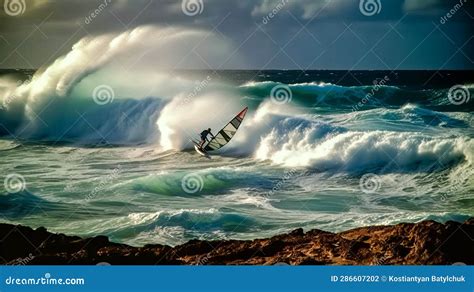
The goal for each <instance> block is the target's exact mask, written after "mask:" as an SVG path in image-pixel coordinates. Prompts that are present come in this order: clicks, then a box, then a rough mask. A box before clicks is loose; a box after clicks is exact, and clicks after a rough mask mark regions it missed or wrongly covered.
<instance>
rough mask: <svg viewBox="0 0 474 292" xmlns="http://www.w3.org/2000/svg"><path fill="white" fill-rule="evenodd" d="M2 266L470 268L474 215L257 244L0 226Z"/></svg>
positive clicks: (296, 232) (280, 237) (308, 234)
mask: <svg viewBox="0 0 474 292" xmlns="http://www.w3.org/2000/svg"><path fill="white" fill-rule="evenodd" d="M0 239H1V241H0V260H1V261H2V262H1V264H3V265H27V264H28V265H66V264H71V265H72V264H75V265H96V264H111V265H118V264H122V265H138V264H140V265H275V264H290V265H450V264H456V263H457V264H461V263H463V264H467V265H473V264H474V218H471V219H469V220H467V221H466V222H464V223H459V222H453V221H448V222H446V223H444V224H442V223H438V222H435V221H422V222H419V223H401V224H397V225H391V226H370V227H361V228H356V229H352V230H348V231H344V232H340V233H331V232H326V231H322V230H317V229H313V230H310V231H308V232H306V233H305V232H303V230H302V229H296V230H293V231H292V232H290V233H288V234H282V235H277V236H274V237H271V238H267V239H255V240H216V241H202V240H191V241H189V242H187V243H185V244H182V245H179V246H176V247H170V246H166V245H159V244H156V245H155V244H153V245H145V246H143V247H132V246H128V245H125V244H118V243H113V242H110V241H109V239H108V238H107V237H106V236H96V237H92V238H80V237H77V236H67V235H64V234H54V233H50V232H48V231H47V230H46V229H45V228H43V227H40V228H37V229H32V228H29V227H25V226H21V225H11V224H0Z"/></svg>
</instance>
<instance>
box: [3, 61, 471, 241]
mask: <svg viewBox="0 0 474 292" xmlns="http://www.w3.org/2000/svg"><path fill="white" fill-rule="evenodd" d="M33 73H34V71H28V70H3V71H0V99H1V100H0V101H2V102H1V103H0V157H1V158H0V178H1V180H0V183H1V184H0V186H2V187H0V222H7V223H15V224H23V225H27V226H31V227H38V226H45V227H46V228H47V229H48V230H50V231H53V232H62V233H66V234H71V235H79V236H92V235H107V236H109V237H110V239H111V240H112V241H117V242H122V243H127V244H131V245H136V246H139V245H144V244H147V243H162V244H169V245H177V244H180V243H183V242H186V241H188V240H190V239H195V238H199V239H225V238H227V239H254V238H262V237H268V236H271V235H276V234H279V233H283V232H288V231H290V230H292V229H295V228H299V227H302V228H304V229H305V230H308V229H313V228H318V229H323V230H327V231H342V230H347V229H350V228H354V227H360V226H366V225H382V224H394V223H399V222H416V221H420V220H423V219H433V220H439V221H447V220H456V221H462V220H464V219H466V218H468V217H471V216H474V196H473V194H474V175H473V174H474V167H473V163H474V130H473V129H474V128H473V127H474V114H473V112H474V100H473V99H474V85H473V84H474V74H473V73H474V72H471V71H458V72H456V71H442V72H434V71H394V72H391V71H353V72H348V71H307V72H303V71H278V70H270V71H229V70H227V71H225V70H224V71H217V72H214V71H199V70H193V71H184V70H183V71H172V72H161V73H156V74H148V75H144V76H129V78H123V77H121V78H118V77H117V76H116V74H114V72H113V70H101V71H99V72H92V73H90V72H88V75H87V76H81V78H77V79H74V78H70V77H71V76H70V75H69V74H66V73H62V74H60V75H61V76H60V77H61V78H59V77H58V78H56V79H54V78H48V76H52V75H51V74H52V73H51V72H43V73H41V72H38V73H37V75H35V76H36V77H35V78H33V79H32V80H31V76H32V75H33ZM48 74H49V75H48ZM56 75H58V74H56ZM56 75H54V76H56ZM45 76H46V77H45ZM58 76H59V75H58ZM245 106H249V111H248V113H247V117H246V119H245V120H244V122H243V124H242V126H241V128H240V129H239V131H238V132H237V134H236V135H235V137H234V139H233V140H232V141H231V142H230V143H229V144H228V145H227V146H225V147H224V148H222V149H221V150H220V151H219V152H217V153H213V156H212V159H210V160H209V159H206V158H204V157H201V156H199V155H198V154H197V153H196V152H195V151H194V149H193V147H192V143H191V142H190V140H191V139H198V138H199V137H198V133H200V132H201V131H202V130H203V129H205V128H208V127H211V128H212V130H213V132H217V131H218V130H219V129H220V128H222V127H223V126H224V125H225V124H226V123H227V122H228V121H229V120H230V119H231V118H232V117H233V116H234V115H235V114H237V113H238V112H239V111H240V110H241V109H242V108H243V107H245Z"/></svg>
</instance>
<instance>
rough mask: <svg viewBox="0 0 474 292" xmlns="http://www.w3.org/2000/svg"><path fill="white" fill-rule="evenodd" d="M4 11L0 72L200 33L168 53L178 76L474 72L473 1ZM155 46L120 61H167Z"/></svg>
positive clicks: (19, 4)
mask: <svg viewBox="0 0 474 292" xmlns="http://www.w3.org/2000/svg"><path fill="white" fill-rule="evenodd" d="M3 2H4V3H3V5H2V9H1V10H0V68H34V69H36V68H42V67H45V66H48V65H50V64H51V63H53V62H54V60H56V59H57V58H58V57H60V56H62V55H65V54H67V53H68V52H69V51H71V48H72V47H73V46H74V44H75V43H77V42H78V41H80V40H81V39H84V38H90V37H100V36H102V35H108V34H117V35H120V33H122V32H124V31H131V30H133V29H136V28H137V27H138V28H139V27H141V26H147V27H149V26H153V27H154V26H156V27H159V28H161V29H177V30H178V31H186V30H198V31H200V32H202V34H200V36H201V37H199V38H193V39H192V40H190V41H187V42H181V43H180V42H177V43H176V45H175V46H174V47H171V48H168V49H169V50H170V51H171V52H174V53H175V55H179V58H177V59H179V62H175V63H174V64H167V65H169V66H171V67H173V68H179V69H189V68H192V69H259V70H262V69H299V70H309V69H315V70H317V69H342V70H348V69H350V70H376V69H381V70H385V69H390V70H397V69H398V70H405V69H432V70H441V69H474V53H473V52H474V38H473V34H474V25H473V24H474V21H473V20H474V9H473V6H474V5H473V2H474V0H456V1H451V0H253V1H251V0H238V1H230V0H182V1H181V0H133V1H132V0H100V1H90V0H87V1H86V0H3ZM157 31H160V30H157ZM154 37H155V36H153V35H151V36H150V35H147V37H144V38H143V39H140V40H139V41H140V43H141V48H142V49H143V48H144V47H146V50H144V51H143V50H142V51H143V52H142V51H140V52H134V51H133V50H129V51H127V52H126V54H134V53H137V54H138V53H140V54H142V53H143V54H145V53H146V54H148V58H147V62H149V63H150V62H151V63H153V60H159V59H160V58H161V59H163V58H169V56H163V54H162V53H161V51H159V50H156V51H155V50H154V47H156V46H157V42H156V40H155V41H152V40H151V39H152V38H154ZM156 37H157V38H159V36H158V35H157V36H156ZM165 41H166V39H163V42H165ZM178 46H179V47H178ZM214 51H219V52H218V53H215V52H214ZM157 64H158V63H157ZM159 64H162V62H161V63H159ZM157 66H158V65H157Z"/></svg>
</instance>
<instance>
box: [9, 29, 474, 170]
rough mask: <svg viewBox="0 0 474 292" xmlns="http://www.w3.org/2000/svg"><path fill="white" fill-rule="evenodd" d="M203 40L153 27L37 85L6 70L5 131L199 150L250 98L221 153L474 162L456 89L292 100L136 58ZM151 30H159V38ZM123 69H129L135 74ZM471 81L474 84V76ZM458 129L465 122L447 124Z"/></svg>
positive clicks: (325, 163)
mask: <svg viewBox="0 0 474 292" xmlns="http://www.w3.org/2000/svg"><path fill="white" fill-rule="evenodd" d="M157 34H159V37H158V38H157V39H154V37H156V35H157ZM202 37H203V32H201V31H198V30H177V29H157V28H153V27H141V28H137V29H134V30H131V31H127V32H125V33H122V34H118V35H105V36H100V37H96V38H85V39H83V40H81V41H80V42H78V43H77V44H76V45H74V47H73V49H72V51H71V52H70V53H68V54H67V55H66V56H64V57H62V58H60V59H58V60H56V61H55V62H54V63H53V64H52V65H51V66H49V67H47V68H45V69H42V70H39V71H38V72H37V73H36V74H35V75H34V76H33V77H32V80H31V82H29V83H22V84H20V85H18V83H17V81H16V80H12V79H7V78H2V79H1V80H0V82H1V83H0V86H1V89H0V94H1V95H0V96H1V97H2V104H3V107H2V109H1V110H0V124H1V127H0V135H1V136H4V137H6V138H13V139H19V140H26V141H29V142H47V143H53V144H54V143H72V144H76V145H97V144H100V145H116V146H121V145H140V144H149V145H154V146H156V148H157V149H159V150H160V151H166V150H174V151H182V150H187V149H191V145H190V143H189V140H190V139H192V138H196V136H197V133H199V132H200V130H201V129H203V128H207V127H212V128H213V129H218V128H220V127H221V126H222V125H224V124H225V123H226V122H227V120H228V118H229V117H231V116H233V115H234V114H235V113H236V112H238V111H239V110H240V109H241V108H242V107H243V106H244V105H250V107H251V110H250V113H249V116H248V118H247V120H246V121H245V123H244V124H243V126H242V128H241V130H240V131H239V134H238V135H236V136H235V138H234V141H233V142H232V143H231V144H229V146H228V147H226V149H225V151H223V152H222V153H221V155H230V156H233V155H241V156H252V157H254V158H255V159H257V160H269V161H271V162H273V163H275V164H280V165H284V166H288V167H299V166H304V167H311V168H314V169H318V170H344V171H357V170H361V169H366V170H367V169H377V170H381V171H383V170H386V171H390V170H394V169H407V170H416V169H420V168H423V169H429V168H441V167H445V166H446V165H448V166H449V165H456V164H460V163H467V164H468V165H471V164H472V161H473V153H474V142H473V136H472V135H469V134H466V131H464V132H463V131H457V129H470V128H472V126H473V120H472V114H470V113H469V111H470V108H469V106H470V104H466V105H465V106H464V107H462V108H460V107H457V108H456V109H457V110H456V111H454V110H452V109H453V108H454V107H453V105H452V104H450V103H449V102H447V98H446V94H447V89H446V90H419V91H414V90H411V91H410V90H407V89H401V88H398V87H395V86H378V87H377V90H376V91H374V86H375V85H374V86H355V87H343V86H338V85H333V84H328V83H323V82H314V83H302V84H289V85H287V86H288V87H289V88H290V90H291V91H292V97H293V99H292V101H291V103H285V104H280V103H275V102H272V100H271V98H270V97H269V95H270V92H271V89H272V88H273V87H275V86H276V85H279V84H280V83H277V82H271V81H268V82H248V83H245V84H242V85H234V84H228V83H226V82H223V81H219V80H214V79H213V78H212V77H209V76H207V77H206V79H201V80H198V81H196V80H194V79H192V78H187V77H184V76H181V75H180V74H178V73H175V72H174V71H165V70H160V71H156V70H154V69H153V70H151V69H150V68H149V67H148V66H147V64H146V63H147V62H143V60H141V57H140V58H137V57H136V56H137V55H140V52H143V51H146V50H147V49H149V47H150V46H151V47H154V49H155V50H157V51H158V52H159V54H160V56H161V57H162V58H163V60H165V61H162V62H159V63H160V65H161V66H162V67H166V66H165V65H166V64H164V63H166V60H168V59H169V56H170V54H171V52H172V51H173V48H175V47H181V46H184V45H185V44H186V43H187V42H189V41H192V40H196V39H199V38H202ZM144 39H148V40H150V39H151V41H149V42H148V45H147V46H144V45H143V40H144ZM218 43H219V42H218ZM218 46H220V47H225V46H226V44H225V43H220V45H218ZM103 48H105V49H103ZM131 52H134V53H133V56H134V57H133V58H130V57H129V55H132V54H131ZM215 54H216V55H218V52H217V53H215ZM137 63H140V64H141V63H145V65H143V64H142V65H140V66H138V65H136V64H137ZM124 64H125V65H124ZM120 66H129V67H127V68H128V69H127V70H126V71H124V72H126V73H124V72H123V71H120V70H119V67H120ZM135 66H137V67H135ZM134 68H136V69H134ZM119 72H122V73H119ZM203 80H204V81H205V82H204V83H203ZM206 80H207V81H206ZM103 85H106V87H105V88H109V90H111V92H108V94H109V95H110V97H111V99H110V100H108V101H107V102H103V103H102V102H98V101H97V96H94V95H95V94H96V92H95V91H96V89H97V88H101V86H103ZM467 87H468V88H469V90H470V92H472V85H468V86H467ZM369 92H374V94H373V96H371V100H370V101H368V102H364V103H363V104H362V105H361V106H360V107H359V108H357V110H356V111H354V105H355V104H358V103H360V101H361V100H363V99H364V98H366V97H367V94H368V93H369ZM471 104H472V103H471ZM446 128H450V129H453V130H451V131H448V134H446V131H441V130H442V129H446Z"/></svg>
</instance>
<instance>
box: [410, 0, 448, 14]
mask: <svg viewBox="0 0 474 292" xmlns="http://www.w3.org/2000/svg"><path fill="white" fill-rule="evenodd" d="M442 4H443V3H442V1H441V0H405V2H404V3H403V10H404V11H406V12H411V11H417V12H418V11H424V10H426V9H433V8H438V7H440V6H442Z"/></svg>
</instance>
